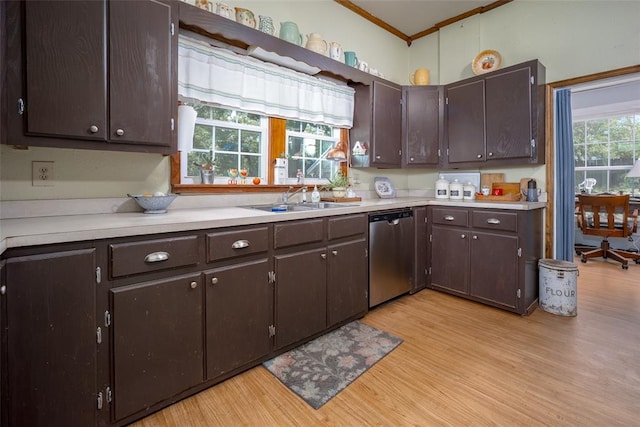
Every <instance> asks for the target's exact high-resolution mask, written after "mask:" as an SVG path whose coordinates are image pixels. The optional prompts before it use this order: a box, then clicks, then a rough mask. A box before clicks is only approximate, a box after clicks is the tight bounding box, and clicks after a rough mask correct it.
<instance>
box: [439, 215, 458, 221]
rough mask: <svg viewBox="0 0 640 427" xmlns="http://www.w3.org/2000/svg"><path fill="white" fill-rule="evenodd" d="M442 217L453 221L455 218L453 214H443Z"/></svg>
mask: <svg viewBox="0 0 640 427" xmlns="http://www.w3.org/2000/svg"><path fill="white" fill-rule="evenodd" d="M442 219H444V220H445V221H453V220H454V219H455V218H454V217H453V215H445V216H444V217H443V218H442Z"/></svg>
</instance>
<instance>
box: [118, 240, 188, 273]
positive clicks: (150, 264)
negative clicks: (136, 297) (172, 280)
mask: <svg viewBox="0 0 640 427" xmlns="http://www.w3.org/2000/svg"><path fill="white" fill-rule="evenodd" d="M109 261H110V265H111V277H121V276H128V275H131V274H139V273H148V272H152V271H158V270H164V269H167V268H174V267H183V266H186V265H193V264H197V263H198V237H197V236H185V237H175V238H169V239H159V240H146V241H143V242H131V243H116V244H112V245H109Z"/></svg>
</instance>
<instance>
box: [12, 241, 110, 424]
mask: <svg viewBox="0 0 640 427" xmlns="http://www.w3.org/2000/svg"><path fill="white" fill-rule="evenodd" d="M95 271H96V254H95V250H94V249H92V248H89V249H79V250H69V251H61V252H53V253H45V254H41V255H29V256H18V257H15V258H9V259H8V260H7V263H6V285H5V286H6V288H5V289H6V293H5V296H4V297H3V299H6V310H7V337H6V338H7V361H6V363H7V366H8V369H7V383H6V384H7V386H6V387H7V392H8V393H7V401H6V403H7V405H6V407H5V406H3V410H4V411H6V412H7V413H6V420H7V422H6V425H9V426H79V427H84V426H92V425H96V422H97V410H98V409H97V407H98V405H97V395H98V386H97V384H96V346H97V342H96V306H95V292H96V291H95V290H96V279H95V277H96V276H95ZM3 397H4V396H3ZM3 425H5V423H4V419H3Z"/></svg>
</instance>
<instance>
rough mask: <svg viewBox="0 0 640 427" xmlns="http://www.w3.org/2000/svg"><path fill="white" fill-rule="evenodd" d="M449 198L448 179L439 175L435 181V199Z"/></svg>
mask: <svg viewBox="0 0 640 427" xmlns="http://www.w3.org/2000/svg"><path fill="white" fill-rule="evenodd" d="M448 198H449V181H447V180H446V179H445V178H444V176H442V175H440V179H439V180H437V181H436V199H448Z"/></svg>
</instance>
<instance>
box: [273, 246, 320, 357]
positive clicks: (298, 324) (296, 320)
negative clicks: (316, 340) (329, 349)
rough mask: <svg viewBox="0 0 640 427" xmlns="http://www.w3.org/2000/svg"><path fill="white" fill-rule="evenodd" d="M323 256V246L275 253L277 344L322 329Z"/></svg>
mask: <svg viewBox="0 0 640 427" xmlns="http://www.w3.org/2000/svg"><path fill="white" fill-rule="evenodd" d="M326 258H327V251H326V248H322V249H315V250H309V251H304V252H296V253H292V254H288V255H277V256H275V272H276V310H275V313H276V319H275V320H276V347H277V348H282V347H285V346H287V345H289V344H293V343H294V342H298V341H301V340H303V339H305V338H308V337H310V336H311V335H313V334H315V333H318V332H320V331H322V330H324V329H325V327H326V325H327V285H326V283H327V282H326V281H327V279H326V274H327V273H326V271H327V261H326Z"/></svg>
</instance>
